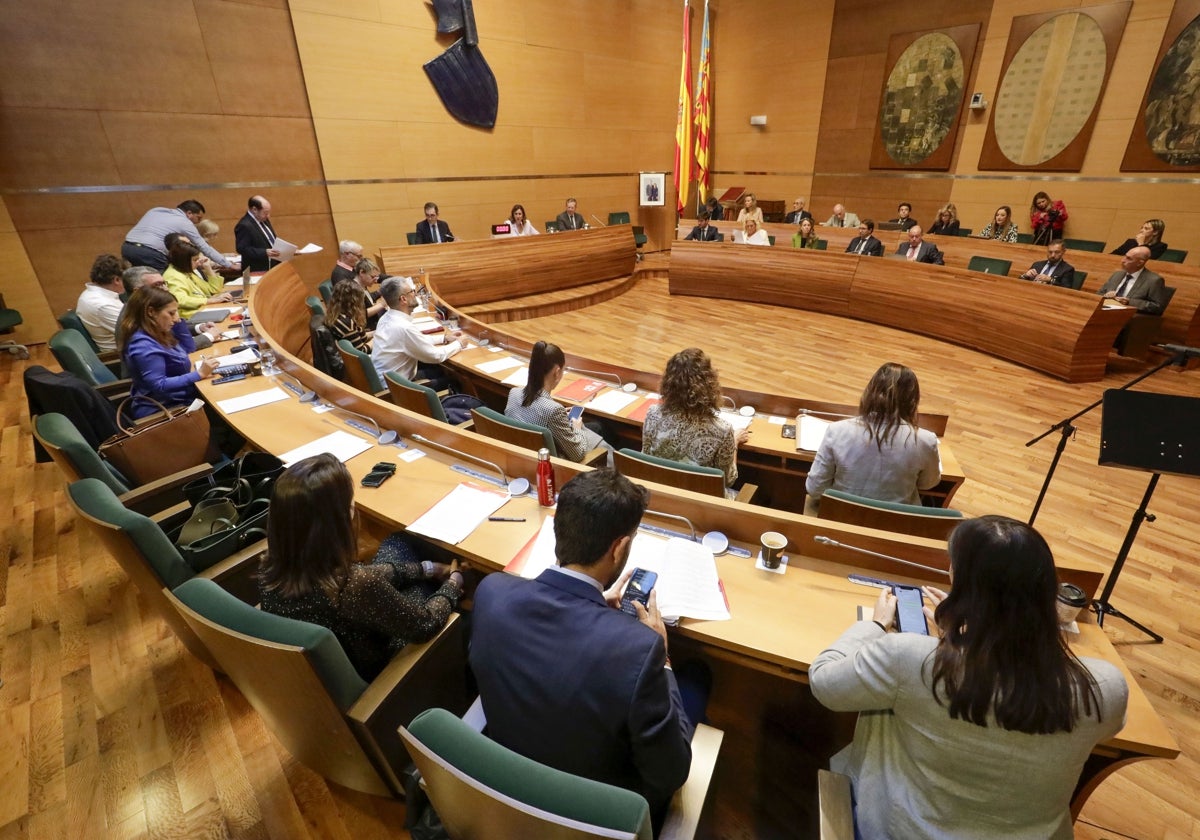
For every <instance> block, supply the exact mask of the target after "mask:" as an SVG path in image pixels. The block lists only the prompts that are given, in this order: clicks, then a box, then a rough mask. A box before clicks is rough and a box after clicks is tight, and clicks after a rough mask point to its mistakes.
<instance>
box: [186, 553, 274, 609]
mask: <svg viewBox="0 0 1200 840" xmlns="http://www.w3.org/2000/svg"><path fill="white" fill-rule="evenodd" d="M266 552H267V541H266V540H259V541H258V542H256V543H253V544H251V545H248V546H246V547H245V548H243V549H242V550H241V551H239V552H237V553H236V554H232V555H230V556H229V557H226V558H225V559H224V560H222V561H221V562H220V563H216V564H214V565H212V566H209V567H208V568H207V569H205V570H204V571H203V572H199V573H198V574H197V577H206V578H208V579H209V580H211V581H213V582H214V583H216V584H217V585H218V586H220V587H221V588H222V589H224V590H225V591H226V592H228V593H229V594H230V595H233V596H234V597H235V598H237V599H238V600H239V601H243V602H245V603H247V604H257V603H258V564H259V558H261V557H262V555H264V554H266Z"/></svg>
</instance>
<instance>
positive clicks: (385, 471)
mask: <svg viewBox="0 0 1200 840" xmlns="http://www.w3.org/2000/svg"><path fill="white" fill-rule="evenodd" d="M395 474H396V465H395V464H393V463H392V462H391V461H380V462H379V463H378V464H376V465H375V466H373V467H371V471H370V472H369V473H367V474H366V475H364V476H363V479H362V486H363V487H378V486H380V485H381V484H383V482H385V481H387V480H388V479H389V478H391V477H392V476H393V475H395Z"/></svg>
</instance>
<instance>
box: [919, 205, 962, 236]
mask: <svg viewBox="0 0 1200 840" xmlns="http://www.w3.org/2000/svg"><path fill="white" fill-rule="evenodd" d="M958 229H959V223H958V208H957V207H955V206H954V205H953V204H947V205H946V206H944V207H943V208H942V209H941V210H939V211H938V215H937V221H936V222H934V223H933V226H932V227H930V228H929V230H927V231H925V232H926V233H932V234H935V235H937V236H955V235H957V234H958Z"/></svg>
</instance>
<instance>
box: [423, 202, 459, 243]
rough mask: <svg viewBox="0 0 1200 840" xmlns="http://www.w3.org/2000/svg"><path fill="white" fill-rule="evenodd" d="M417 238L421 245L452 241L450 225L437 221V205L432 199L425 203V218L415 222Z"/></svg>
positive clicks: (452, 235)
mask: <svg viewBox="0 0 1200 840" xmlns="http://www.w3.org/2000/svg"><path fill="white" fill-rule="evenodd" d="M417 239H419V240H420V241H421V244H422V245H436V244H437V243H439V242H453V241H454V234H452V233H451V232H450V225H448V224H446V223H445V222H441V221H438V206H437V205H436V204H434V203H433V202H432V201H428V202H426V203H425V218H424V219H422V220H421V221H419V222H417Z"/></svg>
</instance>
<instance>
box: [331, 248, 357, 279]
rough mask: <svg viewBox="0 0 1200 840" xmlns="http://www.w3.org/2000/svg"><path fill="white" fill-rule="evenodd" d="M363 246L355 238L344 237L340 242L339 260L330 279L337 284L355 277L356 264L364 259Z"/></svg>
mask: <svg viewBox="0 0 1200 840" xmlns="http://www.w3.org/2000/svg"><path fill="white" fill-rule="evenodd" d="M362 256H363V246H361V245H359V244H358V243H357V242H355V241H354V240H353V239H343V240H342V241H341V242H339V243H338V261H337V265H335V266H334V267H333V273H332V274H330V275H329V281H330V282H331V283H333V285H335V286H336V285H337V284H338V283H339V282H340V281H342V280H353V279H354V266H356V265H358V261H359V260H361V259H362Z"/></svg>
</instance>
